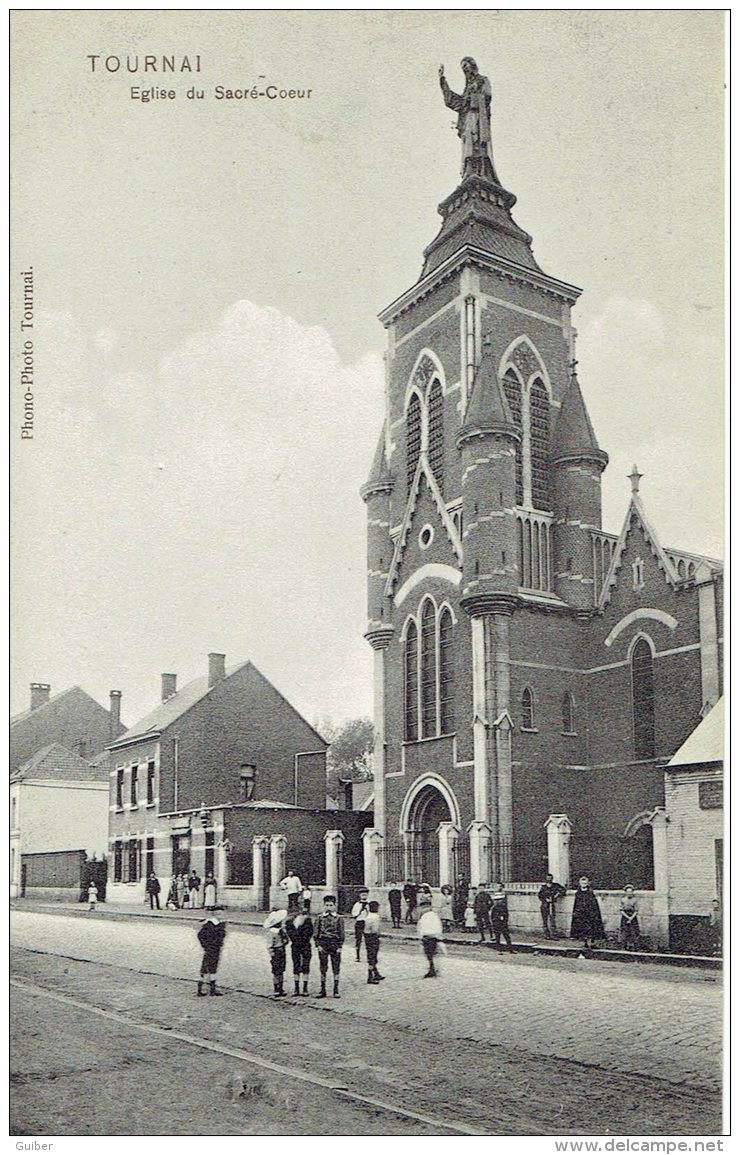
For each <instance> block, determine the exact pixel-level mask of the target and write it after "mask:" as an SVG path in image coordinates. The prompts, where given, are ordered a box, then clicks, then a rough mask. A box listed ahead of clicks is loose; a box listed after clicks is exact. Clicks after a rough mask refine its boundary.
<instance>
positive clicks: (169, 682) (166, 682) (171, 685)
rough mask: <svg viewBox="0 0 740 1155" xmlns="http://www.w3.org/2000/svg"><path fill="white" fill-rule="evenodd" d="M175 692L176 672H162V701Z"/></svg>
mask: <svg viewBox="0 0 740 1155" xmlns="http://www.w3.org/2000/svg"><path fill="white" fill-rule="evenodd" d="M176 693H177V674H162V701H163V702H166V701H167V699H168V698H171V697H173V695H174V694H176Z"/></svg>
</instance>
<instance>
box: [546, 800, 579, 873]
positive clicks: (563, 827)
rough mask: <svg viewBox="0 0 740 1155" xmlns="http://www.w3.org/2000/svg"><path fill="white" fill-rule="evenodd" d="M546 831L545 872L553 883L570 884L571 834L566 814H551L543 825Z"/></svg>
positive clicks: (571, 829)
mask: <svg viewBox="0 0 740 1155" xmlns="http://www.w3.org/2000/svg"><path fill="white" fill-rule="evenodd" d="M545 830H546V831H547V871H548V874H551V875H552V876H553V878H554V880H555V882H559V883H560V885H561V886H568V884H569V882H570V836H571V834H572V832H573V827H572V825H571V821H570V819H569V817H568V815H567V814H551V815H550V817H549V818H548V820H547V822H546V823H545Z"/></svg>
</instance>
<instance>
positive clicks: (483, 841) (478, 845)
mask: <svg viewBox="0 0 740 1155" xmlns="http://www.w3.org/2000/svg"><path fill="white" fill-rule="evenodd" d="M468 835H469V837H470V885H471V886H480V884H481V883H482V882H490V881H491V879H489V877H488V874H489V863H490V855H491V827H490V826H489V825H488V823H487V822H471V823H470V826H469V827H468Z"/></svg>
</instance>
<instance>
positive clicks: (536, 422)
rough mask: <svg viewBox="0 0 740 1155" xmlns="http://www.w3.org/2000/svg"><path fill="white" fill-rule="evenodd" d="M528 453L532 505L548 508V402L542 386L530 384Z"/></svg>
mask: <svg viewBox="0 0 740 1155" xmlns="http://www.w3.org/2000/svg"><path fill="white" fill-rule="evenodd" d="M529 453H530V463H531V467H532V505H533V507H534V508H535V509H549V508H550V480H549V467H548V463H549V456H550V401H549V398H548V396H547V392H546V390H545V387H544V385H543V384H542V382H541V381H540V380H539V378H538V379H537V380H536V381H533V382H532V387H531V389H530V391H529Z"/></svg>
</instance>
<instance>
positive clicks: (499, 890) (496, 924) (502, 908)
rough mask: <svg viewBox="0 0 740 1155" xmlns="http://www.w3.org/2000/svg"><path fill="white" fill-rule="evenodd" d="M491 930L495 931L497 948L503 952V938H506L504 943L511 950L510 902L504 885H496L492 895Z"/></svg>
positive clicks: (498, 883)
mask: <svg viewBox="0 0 740 1155" xmlns="http://www.w3.org/2000/svg"><path fill="white" fill-rule="evenodd" d="M491 929H492V930H493V935H494V938H495V939H496V946H497V948H498V950H501V936H502V935H503V937H504V942H505V943H506V945H507V946H508V948H509V950H511V935H510V934H509V901H508V899H507V897H506V891H505V890H504V884H503V883H502V882H497V883H495V884H494V887H493V893H492V895H491Z"/></svg>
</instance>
